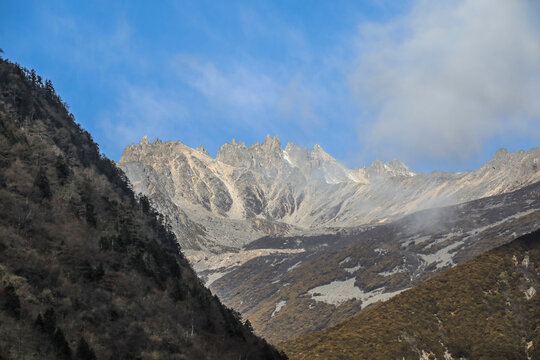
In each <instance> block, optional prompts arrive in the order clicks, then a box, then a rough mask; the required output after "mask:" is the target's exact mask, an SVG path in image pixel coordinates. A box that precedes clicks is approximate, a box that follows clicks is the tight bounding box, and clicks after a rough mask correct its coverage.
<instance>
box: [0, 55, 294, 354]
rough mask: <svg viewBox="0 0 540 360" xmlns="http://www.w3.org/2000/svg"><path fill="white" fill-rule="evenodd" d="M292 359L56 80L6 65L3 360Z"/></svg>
mask: <svg viewBox="0 0 540 360" xmlns="http://www.w3.org/2000/svg"><path fill="white" fill-rule="evenodd" d="M56 358H62V359H96V358H97V359H281V358H283V356H282V355H280V354H279V353H278V352H277V351H276V350H275V349H274V348H272V347H271V346H270V345H268V344H267V343H266V342H265V341H264V340H262V339H260V338H257V337H256V336H254V335H253V333H252V332H251V325H250V324H249V323H248V322H246V323H242V322H241V319H240V315H239V314H238V313H236V312H235V311H233V310H230V309H228V308H226V307H224V306H223V305H222V304H221V303H220V301H219V300H218V298H217V297H215V296H212V294H211V293H210V292H209V291H208V290H207V289H206V288H204V287H203V286H202V285H201V283H200V281H199V279H198V278H197V276H196V275H195V273H194V272H193V271H192V269H191V268H190V266H189V264H188V263H187V261H186V260H185V258H184V257H183V255H182V254H181V253H180V249H179V247H178V244H177V241H176V238H175V236H174V235H173V234H172V233H171V232H170V230H169V228H168V227H166V226H164V225H163V222H162V217H161V215H159V214H158V213H156V212H155V211H154V210H153V209H152V207H151V206H150V205H149V202H148V200H147V199H146V198H144V197H142V198H136V197H135V196H134V194H133V192H132V190H131V188H130V186H129V184H128V182H127V179H126V177H125V176H124V174H123V173H122V171H121V170H119V169H118V168H117V167H116V166H115V165H114V164H113V162H112V161H110V160H109V159H107V158H105V157H104V156H102V155H101V154H100V152H99V149H98V147H97V145H96V144H95V143H94V142H93V140H92V138H91V136H90V135H89V134H88V133H87V132H86V131H84V130H83V129H81V127H80V126H79V125H77V124H76V123H75V122H74V118H73V116H72V115H71V114H70V113H69V112H68V111H67V110H66V106H65V104H63V103H62V101H61V99H60V98H59V97H58V96H57V95H56V93H55V91H54V88H53V86H52V84H51V82H50V81H46V82H43V80H42V79H41V77H39V76H38V75H36V74H35V72H34V71H27V70H25V69H21V68H20V67H19V66H17V65H14V64H12V63H10V62H8V61H4V60H0V359H56Z"/></svg>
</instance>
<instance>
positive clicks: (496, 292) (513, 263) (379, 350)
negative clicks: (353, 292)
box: [282, 231, 540, 359]
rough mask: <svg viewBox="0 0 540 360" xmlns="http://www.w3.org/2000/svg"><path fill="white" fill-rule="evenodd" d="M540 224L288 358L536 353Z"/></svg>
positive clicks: (316, 336) (300, 342) (307, 340)
mask: <svg viewBox="0 0 540 360" xmlns="http://www.w3.org/2000/svg"><path fill="white" fill-rule="evenodd" d="M539 289H540V231H536V232H534V233H531V234H529V235H525V236H522V237H520V238H519V239H517V240H514V241H513V242H511V243H509V244H507V245H503V246H501V247H499V248H496V249H494V250H491V251H489V252H487V253H485V254H483V255H480V256H478V257H477V258H475V259H473V260H470V261H467V262H465V263H462V264H460V265H458V266H456V267H455V268H452V269H449V270H447V271H445V272H444V273H442V274H440V275H438V276H435V277H434V278H432V279H430V280H427V281H426V282H424V283H422V284H420V285H418V286H417V287H415V288H413V289H411V290H408V291H405V292H403V293H402V294H400V295H398V296H396V297H394V298H393V299H391V300H389V301H388V302H386V303H381V304H378V305H374V306H373V307H371V308H370V309H367V310H366V311H364V312H362V313H360V314H359V315H357V316H355V317H353V318H351V319H349V320H346V321H344V322H342V323H340V324H338V325H336V326H334V327H331V328H328V329H326V330H323V331H320V332H315V333H312V334H308V335H304V336H302V337H299V338H296V339H294V340H291V341H288V342H285V343H283V344H282V347H283V349H285V350H286V352H287V354H288V355H289V356H290V357H291V358H292V359H402V358H404V359H418V358H421V359H459V358H464V359H540V297H539V296H538V294H537V291H538V290H539Z"/></svg>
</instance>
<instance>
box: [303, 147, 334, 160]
mask: <svg viewBox="0 0 540 360" xmlns="http://www.w3.org/2000/svg"><path fill="white" fill-rule="evenodd" d="M309 155H310V157H311V159H313V160H324V161H337V160H336V159H335V158H334V157H333V156H332V155H330V154H329V153H327V152H326V151H324V149H323V148H322V146H321V145H319V144H315V145H314V146H313V149H312V150H311V152H310V153H309Z"/></svg>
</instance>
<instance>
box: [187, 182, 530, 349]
mask: <svg viewBox="0 0 540 360" xmlns="http://www.w3.org/2000/svg"><path fill="white" fill-rule="evenodd" d="M538 228H540V182H538V183H535V184H532V185H529V186H527V187H524V188H522V189H520V190H517V191H514V192H511V193H505V194H501V195H497V196H492V197H487V198H482V199H478V200H474V201H470V202H467V203H464V204H460V205H454V206H449V207H444V208H438V209H429V210H423V211H420V212H417V213H413V214H411V215H408V216H405V217H403V218H402V219H400V220H397V221H394V222H389V223H385V224H380V225H376V226H363V227H360V228H356V229H355V228H350V229H342V230H341V231H340V232H339V233H338V234H320V235H317V236H288V237H265V238H261V239H259V240H256V241H254V242H252V243H250V244H249V245H247V246H246V247H245V248H244V249H243V250H242V251H240V252H239V253H236V254H233V255H231V254H230V255H229V257H230V261H214V258H216V259H221V258H223V257H225V254H224V255H222V256H218V255H216V256H214V257H210V258H209V259H208V260H207V261H206V263H207V264H211V265H212V267H211V268H210V269H207V270H201V269H199V274H200V276H201V277H203V278H206V279H207V284H208V285H209V287H210V289H211V290H212V291H213V292H214V293H215V294H217V295H218V296H219V297H220V299H221V300H222V301H223V302H224V303H225V304H227V305H228V306H231V307H233V308H234V309H236V310H238V311H240V312H241V313H242V314H243V315H244V316H245V317H247V318H248V319H249V320H250V321H251V323H252V324H253V326H254V328H255V329H256V331H257V332H258V333H259V334H261V335H263V336H264V337H265V338H267V339H268V340H270V341H272V342H274V343H277V342H281V341H284V340H287V339H289V338H291V337H295V336H298V335H300V334H302V333H308V332H312V331H316V330H320V329H324V328H326V327H328V326H330V325H333V324H336V323H338V322H341V321H343V320H345V319H347V318H348V317H350V316H352V315H354V314H357V313H358V312H360V311H362V310H363V309H365V308H366V307H367V306H369V305H370V304H373V303H375V302H377V301H379V300H383V301H384V300H387V299H389V298H391V297H392V296H394V295H396V294H398V293H399V292H401V291H403V290H406V289H408V288H411V287H413V286H415V285H417V284H419V283H420V282H422V281H424V280H426V279H428V278H429V277H431V276H433V274H435V273H437V272H440V271H441V270H443V269H445V268H448V267H450V266H453V265H455V264H459V263H461V262H463V261H466V260H469V259H471V258H473V257H475V256H477V255H479V254H481V253H483V252H485V251H488V250H490V249H493V248H494V247H497V246H500V245H502V244H505V243H507V242H510V241H512V240H514V239H515V238H517V237H518V236H521V235H523V234H526V233H529V232H531V231H534V230H535V229H538ZM242 260H244V261H243V262H242ZM195 266H196V267H197V266H198V263H196V264H195Z"/></svg>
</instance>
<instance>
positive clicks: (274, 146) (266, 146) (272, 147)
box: [261, 134, 283, 152]
mask: <svg viewBox="0 0 540 360" xmlns="http://www.w3.org/2000/svg"><path fill="white" fill-rule="evenodd" d="M261 148H262V149H263V150H265V151H268V152H274V151H276V150H277V151H282V150H283V148H282V147H281V143H280V142H279V137H278V136H277V135H274V137H273V138H272V137H270V135H269V134H267V135H266V137H265V138H264V142H263V143H262V144H261Z"/></svg>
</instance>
